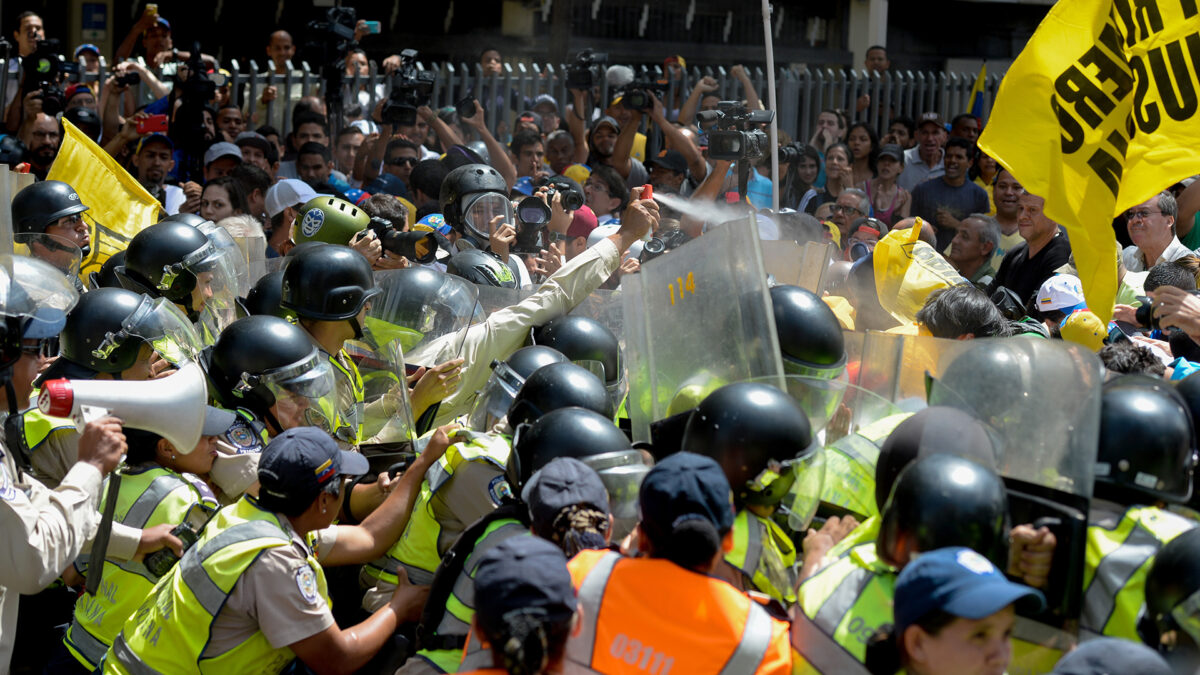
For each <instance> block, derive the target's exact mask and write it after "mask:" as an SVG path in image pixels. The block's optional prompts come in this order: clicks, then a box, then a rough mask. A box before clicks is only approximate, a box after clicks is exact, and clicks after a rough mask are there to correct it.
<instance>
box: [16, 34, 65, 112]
mask: <svg viewBox="0 0 1200 675" xmlns="http://www.w3.org/2000/svg"><path fill="white" fill-rule="evenodd" d="M60 50H61V46H60V44H59V42H58V40H38V43H37V48H36V49H34V51H33V53H32V54H30V55H29V56H28V57H26V58H25V59H23V60H22V61H21V65H22V66H23V68H24V70H25V91H26V92H31V91H35V90H38V89H40V90H42V112H44V113H46V114H47V115H57V114H58V113H60V112H62V110H63V108H64V107H65V106H66V97H65V95H64V93H63V90H62V87H59V86H58V81H59V75H61V74H62V73H78V72H79V64H78V63H69V62H67V61H64V60H63V58H62V56H61V55H60V54H59V51H60Z"/></svg>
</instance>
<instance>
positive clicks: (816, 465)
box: [768, 446, 825, 534]
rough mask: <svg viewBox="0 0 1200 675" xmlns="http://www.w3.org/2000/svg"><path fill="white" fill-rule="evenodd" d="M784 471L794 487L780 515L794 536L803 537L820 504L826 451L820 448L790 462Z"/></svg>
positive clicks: (784, 502)
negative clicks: (788, 474) (794, 533)
mask: <svg viewBox="0 0 1200 675" xmlns="http://www.w3.org/2000/svg"><path fill="white" fill-rule="evenodd" d="M782 468H783V470H784V471H787V472H790V473H791V480H792V485H791V487H790V488H789V489H788V491H787V495H785V496H784V498H783V501H782V502H781V503H780V505H779V510H780V511H782V512H783V513H782V514H781V515H785V516H786V517H787V525H788V527H789V528H790V529H791V530H792V531H793V532H796V533H799V534H803V533H804V532H806V531H807V530H808V526H809V524H810V523H811V522H812V519H813V516H814V515H816V513H817V506H819V505H820V503H821V489H822V487H823V486H824V484H825V448H824V447H820V446H818V447H817V448H816V450H815V451H814V452H812V453H811V454H809V455H808V456H806V457H804V458H803V459H796V460H793V461H791V462H788V463H787V465H786V466H785V467H782ZM769 471H770V470H768V472H769Z"/></svg>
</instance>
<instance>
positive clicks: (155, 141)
mask: <svg viewBox="0 0 1200 675" xmlns="http://www.w3.org/2000/svg"><path fill="white" fill-rule="evenodd" d="M174 153H175V144H174V143H172V142H171V139H170V138H168V137H167V136H165V135H163V134H151V135H149V136H146V137H145V138H143V139H142V140H140V141H138V145H137V151H136V152H134V155H133V166H134V167H135V168H136V169H137V178H138V182H139V183H141V184H142V187H144V188H146V191H147V192H149V193H150V194H151V195H153V196H154V198H155V199H157V200H158V203H160V204H162V205H163V208H164V209H166V210H167V215H169V216H173V215H175V214H177V213H179V207H180V206H182V205H183V202H184V201H186V199H187V197H185V196H184V194H183V189H182V188H180V187H178V186H176V185H167V184H166V180H167V175H168V174H170V173H171V169H173V168H175V157H174Z"/></svg>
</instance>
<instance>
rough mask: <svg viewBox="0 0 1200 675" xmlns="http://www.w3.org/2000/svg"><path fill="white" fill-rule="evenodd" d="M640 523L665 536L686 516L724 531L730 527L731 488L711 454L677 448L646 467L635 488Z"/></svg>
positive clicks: (718, 530) (731, 515)
mask: <svg viewBox="0 0 1200 675" xmlns="http://www.w3.org/2000/svg"><path fill="white" fill-rule="evenodd" d="M638 506H639V507H640V509H641V513H642V527H643V528H644V529H646V530H648V531H649V533H650V535H651V537H654V536H655V535H658V536H665V535H666V534H668V533H670V532H671V531H672V530H673V529H674V528H675V526H676V525H678V524H679V523H680V522H682V521H684V520H688V519H690V518H703V519H705V520H708V521H709V522H711V523H712V524H713V526H714V527H715V528H716V529H717V532H718V533H719V534H721V535H724V534H725V533H726V532H728V531H729V530H730V528H732V527H733V490H731V489H730V488H729V480H728V479H727V478H725V472H724V471H722V470H721V467H720V465H718V464H717V462H716V461H715V460H713V459H712V458H711V457H706V456H704V455H697V454H696V453H693V452H677V453H675V454H673V455H671V456H670V457H667V458H666V459H664V460H663V461H661V462H659V463H658V464H656V465H655V466H654V468H653V469H650V472H649V473H647V474H646V478H645V479H644V480H643V481H642V487H641V489H640V490H639V491H638Z"/></svg>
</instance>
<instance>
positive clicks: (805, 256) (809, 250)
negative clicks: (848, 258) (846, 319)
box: [762, 241, 833, 296]
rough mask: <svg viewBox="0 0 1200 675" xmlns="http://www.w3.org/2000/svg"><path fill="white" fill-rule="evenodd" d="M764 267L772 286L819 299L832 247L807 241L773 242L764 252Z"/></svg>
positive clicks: (823, 289) (831, 254) (825, 243)
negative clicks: (791, 288) (792, 288)
mask: <svg viewBox="0 0 1200 675" xmlns="http://www.w3.org/2000/svg"><path fill="white" fill-rule="evenodd" d="M762 253H763V266H764V267H765V268H766V270H767V274H769V275H771V279H772V280H773V281H774V282H775V284H777V285H779V284H787V285H791V286H799V287H801V288H804V289H806V290H809V291H812V292H813V293H816V294H817V295H818V296H820V295H821V294H822V293H824V292H825V274H826V272H827V271H828V270H829V263H830V261H831V259H832V257H833V244H831V243H829V242H816V241H810V242H808V243H806V244H803V245H802V244H799V243H797V242H794V241H773V242H771V245H770V246H767V247H765V248H763V250H762Z"/></svg>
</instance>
